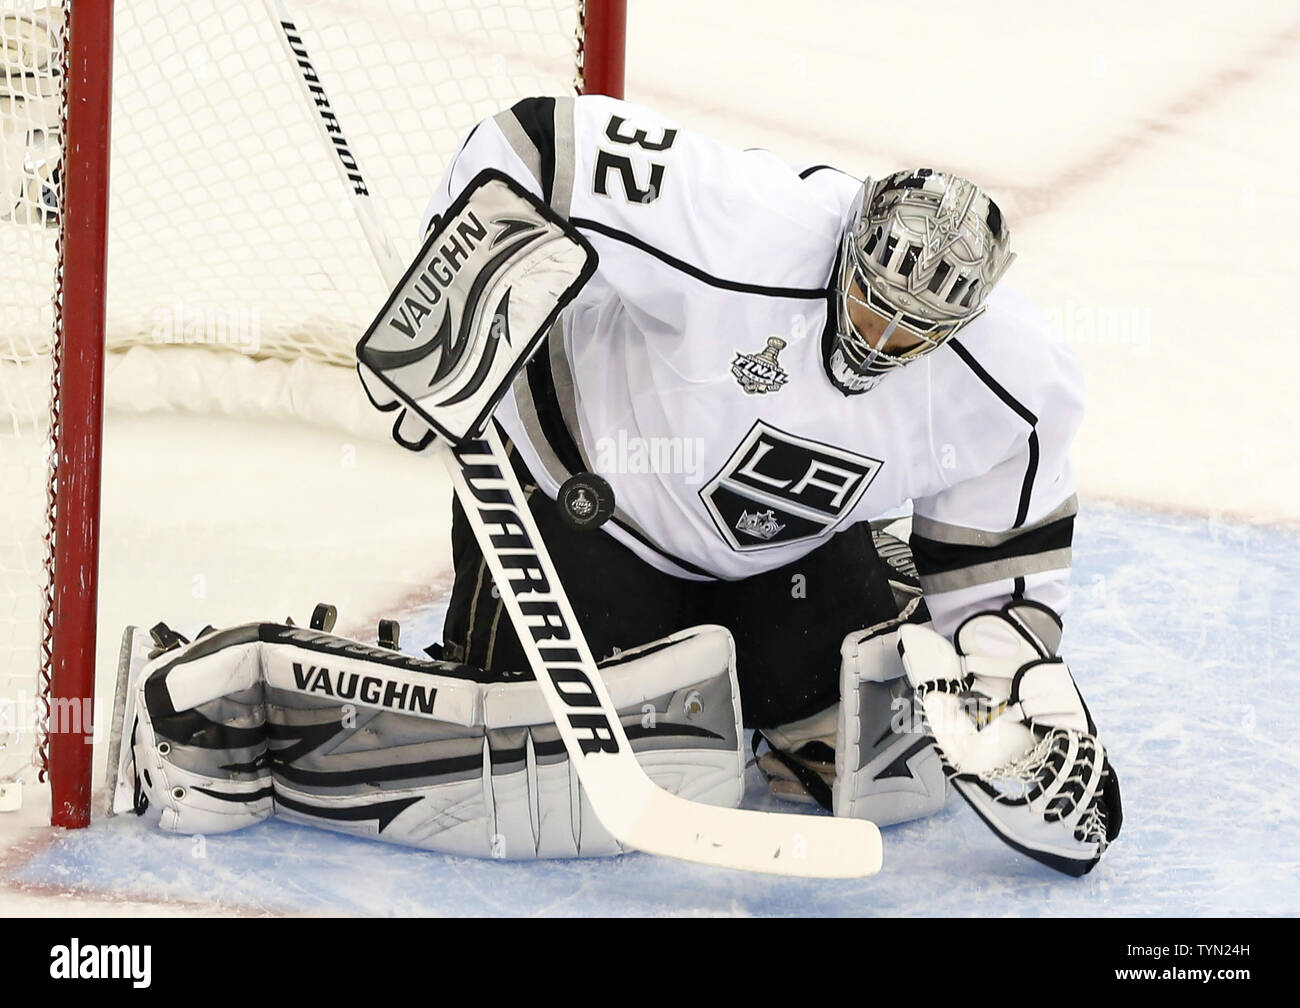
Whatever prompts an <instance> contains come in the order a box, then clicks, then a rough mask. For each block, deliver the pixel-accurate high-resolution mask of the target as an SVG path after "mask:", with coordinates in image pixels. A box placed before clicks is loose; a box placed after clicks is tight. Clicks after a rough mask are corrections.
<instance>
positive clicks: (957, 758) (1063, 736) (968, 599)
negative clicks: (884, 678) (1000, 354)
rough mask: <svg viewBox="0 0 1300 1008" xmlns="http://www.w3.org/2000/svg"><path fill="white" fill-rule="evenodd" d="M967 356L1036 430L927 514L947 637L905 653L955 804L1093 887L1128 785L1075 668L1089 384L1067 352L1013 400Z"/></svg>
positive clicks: (1050, 359)
mask: <svg viewBox="0 0 1300 1008" xmlns="http://www.w3.org/2000/svg"><path fill="white" fill-rule="evenodd" d="M954 342H956V341H954ZM955 349H956V350H957V353H958V354H959V355H961V356H962V357H963V361H964V362H965V363H966V364H967V366H969V367H970V368H971V371H972V374H974V375H975V376H977V377H978V378H979V380H980V382H981V383H982V384H983V385H984V386H985V388H986V390H987V391H988V392H989V393H990V401H991V402H993V403H997V404H998V406H999V408H1004V409H1005V410H1007V411H1009V413H1010V414H1011V415H1013V416H1014V417H1015V419H1016V421H1018V422H1019V423H1020V424H1021V425H1022V430H1021V432H1020V433H1019V435H1018V436H1014V437H1012V438H1011V439H1010V447H1009V450H1008V451H1007V452H1006V455H1005V457H1004V458H1003V459H1002V460H1001V461H999V462H997V463H996V464H995V465H992V466H991V467H989V468H988V469H987V470H986V471H985V472H983V473H981V474H979V475H976V476H974V477H972V478H968V479H966V480H963V481H961V482H958V483H956V484H954V485H951V486H948V487H946V488H945V489H944V490H943V491H941V492H940V493H938V494H936V495H933V496H931V497H928V498H923V499H920V500H917V501H916V502H915V515H914V518H913V524H912V534H911V546H912V555H913V558H914V560H915V562H916V567H917V570H918V572H919V574H920V580H921V584H922V587H923V589H924V592H925V598H926V603H927V605H928V607H929V609H930V613H931V615H932V617H933V619H934V628H933V629H930V628H925V627H920V626H905V627H903V628H902V629H901V630H900V632H899V649H900V652H901V654H902V657H903V663H904V666H905V668H906V670H907V675H908V679H909V680H910V682H911V684H912V686H913V688H914V689H915V690H916V698H917V703H918V706H919V707H920V709H921V711H922V713H923V715H924V718H925V726H926V730H927V731H928V733H929V734H930V736H931V737H932V738H933V739H934V741H935V744H936V746H937V748H938V750H939V752H940V755H941V756H942V758H943V760H944V764H945V766H946V768H947V770H948V772H949V774H950V775H951V777H952V780H953V783H954V785H955V786H956V788H957V790H958V791H959V792H960V793H961V794H962V796H963V797H964V798H965V799H966V800H967V801H968V802H969V803H970V804H971V805H972V806H973V807H974V808H975V810H976V811H977V812H978V813H979V815H980V817H981V818H982V819H983V820H984V822H985V823H986V824H987V825H988V826H989V827H990V828H991V829H993V831H994V832H995V833H997V834H998V836H1000V837H1001V838H1002V839H1003V840H1005V841H1006V842H1007V843H1008V844H1010V845H1011V846H1013V847H1015V848H1016V849H1017V850H1019V851H1021V852H1023V853H1026V854H1028V855H1029V856H1031V857H1033V858H1035V859H1037V860H1039V861H1042V862H1043V863H1045V864H1048V865H1050V866H1051V867H1053V868H1056V869H1057V870H1059V871H1063V872H1066V873H1067V874H1072V875H1081V874H1083V873H1085V872H1087V871H1089V870H1091V869H1092V867H1093V866H1095V865H1096V863H1097V861H1098V860H1099V859H1100V858H1101V855H1102V854H1103V853H1104V852H1105V850H1106V847H1107V845H1108V844H1109V842H1110V841H1111V840H1113V839H1114V838H1115V836H1116V835H1118V833H1119V829H1120V823H1121V818H1122V812H1121V807H1120V794H1119V783H1118V778H1117V776H1116V775H1115V773H1114V771H1113V769H1112V768H1111V766H1110V762H1109V760H1108V758H1107V755H1106V750H1105V748H1104V747H1103V746H1102V744H1101V742H1100V741H1099V739H1098V731H1097V726H1096V725H1095V724H1094V722H1093V720H1092V717H1091V715H1090V714H1089V713H1088V709H1087V707H1086V705H1085V704H1084V702H1083V698H1082V696H1081V694H1080V692H1079V690H1078V687H1077V686H1076V685H1075V682H1074V678H1073V675H1072V673H1071V671H1070V668H1069V666H1068V665H1067V664H1066V662H1065V659H1064V658H1063V657H1062V655H1061V636H1062V620H1061V617H1062V615H1063V614H1064V612H1065V610H1066V606H1067V603H1068V599H1069V573H1070V549H1071V542H1072V539H1073V531H1074V518H1075V514H1076V511H1077V502H1076V499H1075V495H1074V480H1073V476H1072V472H1071V469H1070V461H1069V449H1070V443H1071V441H1072V439H1073V436H1074V432H1075V430H1076V429H1077V427H1078V424H1079V420H1080V418H1081V412H1082V404H1081V398H1080V396H1079V393H1078V389H1079V387H1080V384H1081V383H1080V382H1079V381H1078V377H1077V371H1076V368H1075V365H1074V364H1073V358H1072V357H1070V356H1069V355H1068V354H1066V353H1064V352H1063V351H1060V352H1057V351H1053V350H1050V349H1049V350H1048V352H1046V353H1044V354H1043V359H1042V360H1041V361H1038V362H1036V363H1037V368H1030V369H1025V370H1022V371H1021V374H1022V375H1024V374H1028V373H1029V372H1030V371H1031V370H1037V372H1038V373H1037V376H1036V378H1035V379H1034V380H1032V381H1027V382H1026V381H1023V380H1022V382H1021V385H1020V387H1019V388H1008V387H1006V386H1004V385H1002V384H1000V383H999V382H998V381H997V379H996V378H994V377H993V376H992V375H991V374H989V373H988V371H986V370H984V368H983V367H982V366H981V364H980V362H979V361H978V360H976V359H975V357H974V356H973V355H971V354H970V352H969V351H968V350H967V349H966V348H965V347H963V346H961V345H960V344H958V345H957V346H956V347H955ZM965 419H966V422H969V417H967V418H965ZM999 419H1005V414H1003V415H1002V416H1001V417H1000V418H999V417H991V419H990V422H991V423H997V422H998V421H999ZM1012 429H1013V430H1014V429H1015V428H1014V427H1013V428H1012ZM958 450H960V449H959V448H958ZM936 631H937V632H936Z"/></svg>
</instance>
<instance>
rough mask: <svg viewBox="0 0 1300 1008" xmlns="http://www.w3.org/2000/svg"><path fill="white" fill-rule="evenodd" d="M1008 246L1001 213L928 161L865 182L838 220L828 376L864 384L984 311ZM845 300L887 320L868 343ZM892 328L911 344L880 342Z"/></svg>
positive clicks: (857, 388) (847, 384)
mask: <svg viewBox="0 0 1300 1008" xmlns="http://www.w3.org/2000/svg"><path fill="white" fill-rule="evenodd" d="M1009 243H1010V232H1009V231H1008V229H1007V225H1006V221H1005V220H1004V219H1003V217H1002V211H1001V210H999V209H998V205H997V204H996V203H994V202H993V201H992V200H991V199H989V197H988V196H987V195H986V194H985V193H984V191H983V190H981V189H980V188H979V186H977V185H975V183H973V182H971V181H970V180H969V179H965V178H962V177H961V176H959V175H953V174H951V173H949V172H941V171H935V170H933V169H930V168H919V169H916V170H914V171H901V172H895V173H894V174H893V175H889V176H887V177H886V178H883V179H880V180H879V181H872V180H871V179H867V180H866V182H864V183H863V185H862V189H861V191H860V192H859V194H858V197H857V199H856V200H855V201H854V203H853V206H852V208H851V210H850V211H849V216H848V219H847V223H846V226H845V233H844V245H843V248H842V249H841V254H840V276H839V326H838V330H839V331H838V334H837V336H836V338H835V340H834V341H833V342H832V343H831V345H830V347H829V352H830V359H829V360H828V361H827V364H828V366H829V368H830V371H831V376H832V377H833V378H834V379H835V381H836V382H837V383H838V384H839V385H840V386H841V387H842V388H844V389H845V390H846V391H852V392H862V391H866V390H867V389H869V388H871V387H872V386H874V385H875V384H876V383H877V382H878V381H879V380H880V378H881V377H882V376H883V375H885V374H887V373H889V372H890V371H893V370H894V369H896V368H900V367H902V366H903V365H904V364H907V363H909V362H911V361H914V360H916V359H917V358H918V357H922V356H924V355H925V354H927V353H929V352H931V351H932V350H935V349H937V348H938V347H940V346H942V345H943V343H944V342H945V341H946V340H948V339H949V338H950V337H951V336H952V335H953V334H954V333H955V332H957V330H959V329H960V328H961V327H962V326H964V325H966V324H968V323H969V322H971V321H972V320H974V319H975V318H977V317H978V316H979V315H980V314H981V313H982V312H983V311H984V300H985V298H986V297H988V293H989V291H990V290H992V289H993V285H994V284H996V283H997V282H998V280H999V278H1001V276H1002V274H1003V273H1005V272H1006V269H1007V267H1008V266H1010V265H1011V261H1012V260H1013V259H1014V258H1015V253H1013V252H1012V251H1011V249H1010V244H1009ZM850 303H857V304H859V305H862V306H865V307H867V308H870V309H871V310H872V311H874V312H875V313H876V314H877V315H880V316H881V317H882V318H884V319H885V320H886V321H887V323H888V325H887V326H886V328H885V329H884V331H883V332H882V333H881V334H880V335H879V336H878V337H877V338H876V339H875V342H874V343H873V342H872V341H871V340H870V339H868V338H867V337H866V336H864V335H863V334H862V333H861V332H859V331H858V329H857V328H856V327H855V326H854V324H853V321H852V318H851V316H850V314H849V305H850ZM900 329H901V330H903V331H904V332H906V333H909V334H911V335H912V336H914V337H916V342H915V343H914V345H912V346H910V347H908V348H907V349H906V350H904V351H901V352H886V351H885V350H883V349H881V347H883V346H884V345H885V343H886V342H887V341H889V340H890V337H891V336H893V335H894V333H895V332H896V331H897V330H900Z"/></svg>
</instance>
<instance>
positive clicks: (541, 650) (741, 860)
mask: <svg viewBox="0 0 1300 1008" xmlns="http://www.w3.org/2000/svg"><path fill="white" fill-rule="evenodd" d="M265 5H266V8H267V12H268V14H269V15H270V16H271V18H272V19H273V20H274V22H275V26H276V33H277V35H278V36H279V37H280V41H281V42H282V43H283V45H284V47H285V52H286V54H287V55H288V57H289V59H290V61H291V62H292V63H293V64H294V67H295V69H296V71H297V73H296V75H295V76H296V79H297V80H298V83H299V85H300V87H301V93H302V95H303V98H304V100H305V101H306V103H307V106H308V109H309V111H310V113H311V114H312V117H313V118H314V119H315V121H316V124H317V126H318V128H319V130H320V136H321V138H322V140H323V141H324V143H325V146H326V147H327V148H328V149H329V151H330V152H331V156H332V158H333V159H334V161H335V164H336V166H337V168H338V171H339V176H340V179H341V181H342V182H343V185H344V187H345V189H346V190H347V192H348V194H349V198H350V200H351V203H352V207H353V210H354V211H355V213H356V215H357V220H358V222H359V223H360V225H361V228H362V231H363V232H364V234H365V236H366V240H367V242H368V244H369V245H370V249H371V252H372V254H373V255H374V257H375V261H376V263H377V265H378V266H379V269H380V272H381V273H382V275H383V277H384V280H385V282H386V283H387V284H388V286H389V288H390V289H392V288H395V287H396V286H397V285H398V283H399V282H400V281H401V279H402V276H403V273H404V264H403V263H402V261H401V259H400V258H399V256H398V255H397V252H396V249H395V248H394V246H393V244H392V242H391V240H390V239H389V236H388V234H387V233H386V232H385V230H384V228H383V225H382V224H381V223H380V221H379V219H378V216H377V215H376V213H375V209H374V205H373V203H372V197H371V194H370V192H369V190H368V187H367V186H366V184H365V179H364V177H363V175H362V174H361V170H360V166H359V165H358V163H357V159H356V157H355V155H354V154H353V153H352V151H351V148H350V147H349V145H348V143H347V138H346V134H344V133H343V131H342V127H341V125H340V124H339V121H338V118H337V117H336V115H335V114H334V112H333V109H332V107H331V105H330V103H329V99H328V97H327V96H326V94H325V91H324V88H323V86H322V83H321V81H320V79H319V76H318V75H317V73H316V71H315V68H314V67H313V65H312V63H311V59H310V57H309V55H308V53H307V50H306V48H305V45H304V43H303V40H302V37H301V35H300V33H299V32H298V29H297V28H296V27H295V25H294V22H293V19H292V17H291V15H290V12H289V10H288V8H287V6H286V4H285V3H284V2H283V0H265ZM433 451H434V453H435V454H437V456H438V457H439V459H440V460H441V461H442V462H443V464H444V465H445V466H446V468H447V471H448V473H449V475H450V477H451V480H452V485H453V487H454V489H455V492H456V495H457V497H458V498H459V499H460V502H461V504H462V506H463V508H464V510H465V514H466V516H467V518H468V519H469V524H470V527H471V528H472V530H473V532H474V535H475V538H476V539H477V541H478V543H479V545H480V547H481V548H482V550H483V555H484V557H485V559H486V560H487V563H488V566H489V568H490V569H491V572H492V577H493V580H494V581H495V583H496V584H497V585H498V586H499V589H500V591H501V597H502V601H503V602H504V604H505V607H506V611H507V613H508V614H509V616H510V619H511V621H512V623H513V625H514V627H515V629H516V631H517V633H518V636H519V639H520V642H521V643H522V645H523V648H524V651H525V653H526V654H527V656H528V660H529V664H530V665H531V667H532V670H533V673H534V675H535V676H536V679H537V683H538V686H539V687H540V688H541V692H542V694H543V696H544V697H545V699H546V702H547V705H548V706H549V708H550V710H551V714H552V716H553V717H554V718H555V724H556V727H557V729H558V730H559V733H560V737H561V738H562V739H563V741H564V745H565V748H566V750H567V751H568V754H569V759H570V760H571V761H572V766H573V767H574V768H575V770H576V772H577V774H578V779H579V781H580V782H581V783H582V786H583V789H584V790H585V792H586V794H587V797H588V800H589V801H590V803H591V807H592V809H593V811H594V812H595V813H596V816H597V817H598V818H599V819H600V821H601V823H602V824H603V825H604V827H605V828H606V829H607V830H608V831H609V832H610V834H611V835H613V836H614V837H615V838H616V839H617V840H618V841H619V842H620V843H621V844H623V845H624V846H626V847H631V848H635V849H637V850H641V851H645V852H647V853H650V854H658V855H662V856H665V857H672V858H679V859H682V860H686V861H692V862H696V863H699V864H707V865H714V866H717V867H724V868H736V869H744V870H748V871H755V872H764V873H767V874H775V875H791V876H801V877H807V878H856V877H861V876H866V875H872V874H874V873H875V872H877V871H879V870H880V863H881V842H880V831H879V830H878V829H877V828H876V826H875V824H873V823H871V822H867V821H866V820H860V819H835V818H829V817H823V816H809V815H789V814H784V813H772V812H756V811H747V810H741V809H733V808H721V807H718V806H713V805H705V804H701V803H698V802H691V801H687V800H685V799H683V798H679V797H677V796H676V795H672V794H670V793H668V792H667V791H664V790H663V789H662V788H660V787H659V786H658V785H656V784H655V783H654V782H653V781H651V780H650V778H649V777H648V776H646V773H645V771H644V770H642V768H641V766H640V764H639V763H637V761H636V757H635V756H634V755H633V753H632V749H631V746H630V745H629V743H628V740H627V736H626V734H625V732H624V731H623V726H622V723H621V722H620V720H619V718H618V713H617V710H616V708H615V707H614V705H613V702H612V701H611V700H610V697H609V694H608V693H607V692H606V690H605V687H604V684H603V683H602V681H601V678H600V674H599V673H598V672H597V670H596V664H595V661H594V660H593V657H592V655H591V651H590V649H589V648H588V646H587V643H586V640H585V637H584V636H583V634H582V631H581V629H580V627H579V626H578V621H577V619H576V617H575V615H574V612H573V609H572V607H571V606H570V604H569V600H568V598H567V596H566V595H565V592H564V590H563V587H562V585H561V584H560V580H559V578H558V576H557V574H556V571H555V567H554V565H553V564H552V562H551V559H550V556H549V555H548V554H547V551H546V548H545V544H544V543H543V541H542V538H541V535H540V533H539V532H538V529H537V525H536V523H535V522H534V520H533V517H532V515H531V513H530V512H529V510H528V507H527V505H526V503H525V497H524V494H523V491H522V490H521V488H520V486H519V481H518V479H517V478H516V477H515V475H514V472H513V470H512V469H511V467H510V465H509V463H508V462H507V461H506V454H505V451H504V449H503V446H502V443H501V439H500V436H499V435H498V434H497V432H496V429H495V427H494V426H493V424H492V423H491V422H489V423H488V424H487V427H486V430H485V431H484V432H483V433H482V435H481V436H480V437H479V438H478V439H477V440H472V441H468V442H466V443H463V444H461V445H460V446H459V447H458V448H456V449H455V450H454V451H453V449H452V448H451V446H450V445H449V444H448V443H447V442H446V441H444V440H443V439H441V438H439V439H437V441H436V442H435V444H434V446H433ZM488 504H490V511H491V515H492V517H491V520H492V522H493V523H494V524H495V523H497V522H499V521H500V520H501V516H502V515H503V514H505V515H508V518H509V520H510V521H511V522H513V523H515V526H516V529H517V530H519V532H518V533H516V534H515V535H513V536H512V537H511V538H512V548H511V550H510V553H511V554H514V555H512V557H511V560H512V564H513V563H518V562H519V561H520V560H521V559H523V560H525V561H527V562H529V563H531V564H532V565H533V567H534V569H536V570H538V571H540V572H541V577H540V578H539V579H536V580H535V581H534V582H531V583H530V585H529V591H528V592H527V593H526V596H527V597H526V599H524V600H522V602H521V599H520V598H519V597H518V595H517V593H516V591H515V587H514V583H513V582H512V581H511V579H510V577H508V576H507V574H506V572H505V568H504V566H503V564H502V551H501V550H500V549H498V548H497V546H496V545H495V544H494V543H493V537H492V535H491V534H490V532H489V529H488V527H487V523H486V522H485V521H484V516H483V511H484V510H486V509H487V508H486V505H488ZM521 554H522V556H521ZM523 604H526V605H527V606H528V608H529V612H530V613H532V614H533V615H534V625H535V624H536V616H537V615H538V614H542V615H541V618H542V619H543V620H544V622H545V634H544V637H545V641H544V643H545V644H546V646H539V643H538V641H537V640H535V639H534V633H533V632H531V631H530V623H529V620H528V619H526V618H525V613H524V610H523ZM560 642H563V643H562V644H561V643H560Z"/></svg>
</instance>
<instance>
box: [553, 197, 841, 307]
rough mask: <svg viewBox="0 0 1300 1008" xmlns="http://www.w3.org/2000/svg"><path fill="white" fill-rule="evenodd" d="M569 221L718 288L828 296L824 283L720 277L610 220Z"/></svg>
mask: <svg viewBox="0 0 1300 1008" xmlns="http://www.w3.org/2000/svg"><path fill="white" fill-rule="evenodd" d="M569 223H570V224H572V225H573V226H574V227H577V228H581V229H583V230H586V231H595V232H596V233H597V234H602V235H604V236H605V237H607V238H613V239H614V240H615V241H621V242H623V243H624V244H626V245H631V246H632V247H633V248H635V249H638V250H640V251H642V252H645V253H646V254H647V255H651V256H654V258H656V259H658V260H659V261H660V262H662V263H664V264H666V265H668V266H671V267H672V268H673V269H675V270H679V271H680V272H682V273H685V274H686V275H687V276H689V277H692V278H693V279H695V280H698V281H700V282H701V283H705V284H708V285H709V286H710V287H717V288H718V289H719V290H729V291H735V292H736V293H738V294H759V295H762V296H764V297H780V298H799V299H802V300H807V301H817V300H821V299H822V298H824V297H826V294H827V290H826V288H825V287H816V288H812V287H769V286H767V285H766V284H751V283H742V282H741V281H739V280H724V279H722V278H721V277H715V276H712V275H711V274H709V273H706V272H704V270H702V269H700V268H699V267H698V266H694V265H692V264H691V263H688V262H686V261H685V260H683V259H678V258H677V257H676V256H674V255H670V254H669V253H667V252H665V251H664V250H663V249H661V248H656V247H655V246H653V245H651V244H650V243H649V242H645V241H642V240H641V239H640V238H638V237H636V236H635V235H631V234H628V233H627V232H626V231H620V230H619V229H618V228H615V227H610V226H609V225H608V224H602V223H601V222H600V221H594V220H590V219H589V218H586V217H571V218H570V219H569Z"/></svg>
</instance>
